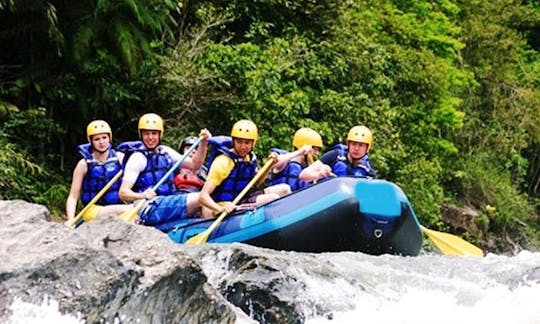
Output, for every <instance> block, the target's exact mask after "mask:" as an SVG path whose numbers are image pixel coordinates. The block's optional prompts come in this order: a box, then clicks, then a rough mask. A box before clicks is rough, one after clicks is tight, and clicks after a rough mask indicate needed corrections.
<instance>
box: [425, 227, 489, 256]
mask: <svg viewBox="0 0 540 324" xmlns="http://www.w3.org/2000/svg"><path fill="white" fill-rule="evenodd" d="M422 231H424V233H425V234H426V235H427V236H428V237H429V238H430V239H431V241H432V242H433V244H435V246H436V247H437V249H438V250H439V251H441V253H442V254H445V255H458V256H474V257H479V258H481V257H483V256H484V251H482V249H480V248H479V247H477V246H475V245H473V244H471V243H469V242H467V241H465V240H464V239H462V238H461V237H459V236H455V235H452V234H449V233H443V232H437V231H434V230H431V229H428V228H425V227H424V226H422Z"/></svg>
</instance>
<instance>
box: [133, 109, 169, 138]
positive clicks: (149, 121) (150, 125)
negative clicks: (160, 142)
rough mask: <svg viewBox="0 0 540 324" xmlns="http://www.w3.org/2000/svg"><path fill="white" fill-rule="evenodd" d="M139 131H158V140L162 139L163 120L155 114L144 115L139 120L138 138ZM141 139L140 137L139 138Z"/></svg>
mask: <svg viewBox="0 0 540 324" xmlns="http://www.w3.org/2000/svg"><path fill="white" fill-rule="evenodd" d="M141 130H157V131H159V132H160V133H159V139H162V138H163V119H161V117H159V115H157V114H153V113H150V114H144V115H142V117H141V118H139V127H138V131H139V136H141ZM141 137H142V136H141Z"/></svg>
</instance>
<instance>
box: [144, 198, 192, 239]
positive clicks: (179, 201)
mask: <svg viewBox="0 0 540 324" xmlns="http://www.w3.org/2000/svg"><path fill="white" fill-rule="evenodd" d="M186 197H187V194H177V195H170V196H158V197H156V199H154V200H151V201H149V202H147V203H146V205H145V206H144V207H143V208H142V209H141V211H140V212H139V221H140V223H141V224H142V225H146V226H155V227H157V228H158V229H161V230H164V229H162V228H161V227H162V226H160V225H166V224H167V225H168V224H171V223H174V221H178V220H180V219H184V218H186V217H187V202H186ZM166 227H169V226H166Z"/></svg>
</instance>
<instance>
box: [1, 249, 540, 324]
mask: <svg viewBox="0 0 540 324" xmlns="http://www.w3.org/2000/svg"><path fill="white" fill-rule="evenodd" d="M235 246H236V248H237V247H238V245H230V246H223V247H220V248H217V249H213V250H211V251H210V252H208V251H205V252H204V254H202V252H201V251H194V252H190V251H187V252H188V253H191V254H193V255H194V256H195V255H198V256H199V257H200V260H201V265H202V267H203V269H204V271H205V273H206V274H207V276H208V278H209V282H210V283H211V284H212V285H214V286H216V287H218V286H219V285H220V283H222V282H223V280H226V279H227V277H228V276H233V275H234V274H233V273H232V272H231V270H229V266H228V263H229V260H230V256H231V254H232V253H233V252H232V251H233V249H234V247H235ZM242 248H243V247H242ZM248 249H249V250H250V251H251V252H250V253H255V254H257V255H258V256H262V257H264V259H265V260H270V261H268V262H271V263H272V266H273V267H276V268H277V269H279V274H278V275H279V276H283V278H288V279H287V280H283V281H281V284H278V285H276V287H275V290H276V291H275V293H276V295H278V296H279V297H280V299H281V300H284V301H288V302H290V303H294V304H295V305H296V307H297V309H301V310H302V313H303V314H304V316H305V318H306V323H359V322H368V323H372V324H373V323H382V324H384V323H415V324H419V323H420V324H421V323H439V324H440V323H443V324H444V323H490V324H496V323H501V324H502V323H504V324H506V323H516V324H533V323H535V324H537V323H540V252H529V251H523V252H521V253H519V254H518V255H516V256H512V257H509V256H502V255H493V254H488V255H487V256H486V257H484V258H482V259H477V258H472V257H449V256H441V255H437V254H424V255H421V256H418V257H398V256H390V255H383V256H370V255H366V254H362V253H348V252H343V253H323V254H305V253H294V252H281V251H270V250H265V249H257V248H253V247H249V248H248ZM253 251H255V252H253ZM274 275H275V274H274ZM252 276H253V274H252ZM291 278H292V279H293V280H291ZM267 279H268V278H263V277H261V278H260V280H261V282H264V281H265V280H267ZM252 280H259V279H258V278H257V277H253V278H252ZM12 310H13V311H14V314H13V316H12V317H11V323H32V322H35V323H45V322H55V323H81V322H82V321H80V320H79V319H77V318H76V317H74V316H71V315H62V314H60V313H59V312H58V305H57V304H55V302H54V301H44V303H43V304H42V305H29V304H25V303H22V302H15V303H14V304H13V306H12Z"/></svg>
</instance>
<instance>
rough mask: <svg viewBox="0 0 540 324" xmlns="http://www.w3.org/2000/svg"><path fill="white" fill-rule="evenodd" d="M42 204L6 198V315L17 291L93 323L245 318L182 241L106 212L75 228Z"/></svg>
mask: <svg viewBox="0 0 540 324" xmlns="http://www.w3.org/2000/svg"><path fill="white" fill-rule="evenodd" d="M49 220H50V214H49V212H48V211H47V209H46V208H45V207H43V206H40V205H35V204H30V203H27V202H24V201H0V221H1V222H2V227H0V260H2V262H1V263H0V322H1V321H2V318H6V317H9V306H10V305H11V303H12V302H13V300H14V298H19V299H21V300H23V301H25V302H30V303H33V304H40V303H41V302H42V301H43V299H44V298H45V297H46V296H47V297H49V298H52V299H55V300H57V301H58V302H59V305H60V310H61V311H62V312H67V313H72V314H77V313H79V314H80V316H82V318H83V319H85V320H86V321H87V322H88V323H97V322H141V323H148V322H157V323H193V322H204V323H223V322H225V323H232V322H236V321H237V320H238V319H239V318H242V319H247V317H246V316H245V315H244V314H242V313H240V312H238V311H237V309H236V308H234V307H232V306H231V305H230V304H229V303H228V302H227V301H226V300H225V299H224V298H223V296H222V295H221V294H220V293H219V292H217V291H216V290H215V289H213V288H212V287H211V286H209V285H208V284H207V282H206V279H207V278H206V276H205V275H204V273H203V272H202V270H201V269H200V267H199V266H198V265H197V263H196V262H195V261H194V260H192V259H191V258H190V257H189V256H187V255H185V254H184V253H183V251H182V249H183V246H182V245H176V244H173V243H172V241H170V240H169V239H168V238H167V236H165V235H163V234H162V233H160V232H158V231H157V230H155V229H153V228H147V227H143V226H139V225H135V224H128V223H126V222H123V221H120V220H118V219H115V218H113V217H103V218H101V219H99V220H97V221H94V222H90V223H86V224H83V225H82V226H81V227H79V228H78V229H77V230H73V229H70V228H68V227H66V226H65V225H63V224H60V223H54V222H50V221H49Z"/></svg>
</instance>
